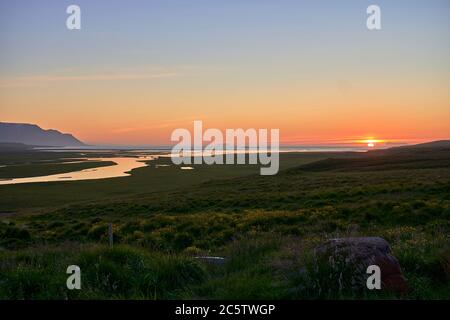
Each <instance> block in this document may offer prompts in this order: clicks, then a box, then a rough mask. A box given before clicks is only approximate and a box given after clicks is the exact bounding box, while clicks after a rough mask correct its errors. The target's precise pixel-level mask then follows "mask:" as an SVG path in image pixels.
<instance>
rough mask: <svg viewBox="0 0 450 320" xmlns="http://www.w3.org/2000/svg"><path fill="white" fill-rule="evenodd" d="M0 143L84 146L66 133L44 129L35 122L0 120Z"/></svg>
mask: <svg viewBox="0 0 450 320" xmlns="http://www.w3.org/2000/svg"><path fill="white" fill-rule="evenodd" d="M0 143H23V144H26V145H30V146H48V147H65V146H84V145H85V144H84V143H83V142H81V141H80V140H78V139H77V138H75V137H74V136H72V135H71V134H68V133H61V132H59V131H57V130H53V129H49V130H44V129H42V128H40V127H39V126H37V125H35V124H28V123H7V122H0Z"/></svg>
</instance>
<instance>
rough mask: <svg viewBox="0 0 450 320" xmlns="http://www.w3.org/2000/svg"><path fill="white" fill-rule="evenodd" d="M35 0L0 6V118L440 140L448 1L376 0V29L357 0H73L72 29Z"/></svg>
mask: <svg viewBox="0 0 450 320" xmlns="http://www.w3.org/2000/svg"><path fill="white" fill-rule="evenodd" d="M42 3H43V4H42ZM42 3H41V4H40V5H38V4H34V3H33V4H30V3H28V2H25V1H23V2H20V1H19V2H15V3H13V2H9V3H8V4H7V3H5V2H2V3H1V4H0V20H1V22H0V45H1V48H2V50H0V71H1V72H0V121H4V122H27V123H35V124H38V125H39V126H41V127H42V128H46V129H47V128H54V129H58V130H60V131H63V132H70V133H72V134H74V135H75V136H76V137H77V138H79V139H81V140H82V141H84V142H86V143H89V144H104V145H108V144H115V145H163V144H169V143H170V134H171V132H172V130H173V129H176V128H181V127H183V128H189V129H192V125H193V121H194V120H202V121H203V122H204V127H205V128H219V129H223V130H224V129H226V128H269V129H270V128H277V129H280V138H281V143H282V144H294V145H295V144H298V145H301V144H309V145H312V144H335V143H336V144H346V143H351V144H361V143H362V144H367V141H366V140H367V139H374V140H380V141H377V142H378V143H379V144H384V143H389V142H391V143H404V142H407V143H411V142H418V141H425V140H437V139H446V138H450V134H449V133H450V91H449V88H450V63H449V57H450V45H449V41H448V39H449V38H450V37H449V33H450V19H449V15H450V5H449V3H448V1H438V0H435V1H426V3H425V2H424V1H378V3H379V5H380V7H381V8H382V12H383V15H382V17H383V20H382V30H379V31H369V30H368V29H367V28H366V17H367V15H366V12H365V10H366V8H367V5H368V3H366V2H365V1H342V2H339V4H338V2H337V1H336V2H331V3H330V2H329V1H314V2H312V1H288V0H281V1H253V0H249V1H226V2H225V1H223V2H220V1H217V2H215V1H212V2H202V1H193V2H191V3H190V5H187V4H186V2H180V1H127V2H123V1H122V2H120V1H112V2H106V1H95V2H92V1H90V2H89V1H78V4H79V5H80V7H81V9H82V13H83V15H82V17H83V18H82V29H81V30H76V31H70V30H67V29H66V27H65V19H66V17H67V14H66V13H65V8H66V7H67V3H65V2H64V1H61V2H56V1H43V2H42ZM105 6H106V7H105Z"/></svg>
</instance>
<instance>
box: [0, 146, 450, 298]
mask: <svg viewBox="0 0 450 320" xmlns="http://www.w3.org/2000/svg"><path fill="white" fill-rule="evenodd" d="M340 156H342V157H347V158H348V157H349V155H340ZM323 157H324V155H322V158H323ZM320 159H321V158H318V155H295V154H286V155H284V160H283V159H282V161H283V162H282V168H283V171H282V172H280V173H279V174H278V175H276V176H272V177H268V176H260V175H258V168H255V167H250V166H212V167H208V166H196V167H195V170H191V171H189V170H187V171H183V170H179V168H176V167H174V166H172V167H160V168H158V169H156V168H154V166H153V165H154V164H156V163H158V164H161V163H167V161H170V160H169V159H163V158H161V159H159V160H158V161H157V162H155V163H152V162H151V163H150V164H151V166H150V167H147V168H140V169H137V170H134V171H133V172H132V173H133V174H132V176H131V177H127V178H116V179H106V180H96V181H80V182H70V183H67V182H58V183H55V184H51V183H47V184H46V183H43V184H29V185H17V186H5V188H1V187H0V194H1V195H2V198H1V200H0V208H1V210H0V212H1V211H3V212H6V211H8V210H10V211H16V212H19V213H18V214H16V215H9V216H5V217H3V218H2V219H1V221H0V247H1V248H3V250H2V251H0V275H1V277H0V298H25V299H55V298H63V299H64V298H81V299H90V298H106V299H115V298H138V299H140V298H142V299H173V298H199V299H212V298H217V299H317V298H321V299H336V298H338V299H355V298H365V299H379V298H381V299H385V298H395V299H398V298H403V299H410V298H412V299H448V298H450V281H449V276H450V266H449V265H450V263H449V261H450V258H449V257H450V250H449V244H450V238H449V234H450V232H449V231H450V168H449V167H448V166H447V165H446V164H445V162H442V159H441V158H439V157H438V158H437V159H435V160H436V161H434V160H430V161H431V162H433V164H432V165H431V166H428V165H427V166H426V168H422V165H423V162H416V164H415V166H412V167H408V169H404V168H403V167H402V166H399V162H398V159H397V160H395V161H393V160H392V159H388V160H389V161H387V162H386V161H383V160H380V159H378V160H376V161H375V162H374V160H370V163H371V164H376V167H377V169H376V170H367V166H366V165H364V166H363V167H364V168H361V166H360V165H359V164H361V163H362V162H358V163H359V164H358V165H355V166H351V165H348V164H347V162H345V161H344V162H342V161H339V162H338V164H337V165H336V166H331V167H330V164H329V162H325V164H326V166H327V167H326V168H324V167H323V165H322V164H320V163H319V165H316V166H314V167H313V169H311V167H310V166H308V165H306V166H305V164H307V163H310V162H312V161H314V160H320ZM351 161H353V160H350V162H351ZM430 161H428V162H427V164H430ZM343 163H344V164H343ZM366 163H367V162H366ZM408 163H412V161H408ZM408 166H410V165H408ZM319 167H320V170H317V168H319ZM380 168H383V169H380ZM109 223H112V224H113V228H114V241H115V244H116V245H117V246H116V247H114V249H109V248H107V247H105V245H106V244H107V243H108V237H107V226H108V224H109ZM339 236H381V237H384V238H385V239H386V240H387V241H388V242H389V243H390V244H391V247H392V250H393V253H394V255H395V256H396V257H397V258H398V260H399V262H400V265H401V267H402V269H403V272H404V275H405V277H406V278H407V280H408V285H409V286H410V291H409V292H408V294H407V295H406V296H397V295H395V294H392V293H386V292H383V293H373V292H367V291H354V290H351V289H349V288H348V287H346V286H342V285H341V286H339V284H338V283H336V282H335V281H336V277H331V278H330V274H332V273H331V271H330V270H329V269H327V265H326V263H323V262H321V261H318V260H317V259H315V258H314V257H313V256H312V255H311V253H312V252H313V249H314V248H315V246H317V245H319V244H320V243H323V242H324V241H325V240H326V239H329V238H333V237H339ZM202 254H208V255H219V256H224V257H226V258H227V262H226V264H225V265H224V266H211V265H206V264H203V263H200V262H199V261H197V260H196V259H194V258H193V257H192V255H202ZM69 264H78V265H80V267H81V270H82V272H83V274H85V278H83V279H84V280H83V281H85V282H83V290H81V291H79V292H70V291H68V290H67V289H65V279H66V277H67V275H66V274H65V268H67V266H68V265H69ZM338 272H341V271H338ZM342 272H346V271H345V270H342Z"/></svg>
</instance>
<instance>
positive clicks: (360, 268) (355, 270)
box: [315, 237, 408, 294]
mask: <svg viewBox="0 0 450 320" xmlns="http://www.w3.org/2000/svg"><path fill="white" fill-rule="evenodd" d="M315 253H316V255H317V256H319V257H325V258H326V259H327V260H328V263H329V264H330V265H331V266H332V267H336V268H343V269H346V272H345V271H341V272H345V273H346V274H349V275H350V280H349V282H351V283H352V288H353V289H365V290H367V287H366V281H367V278H368V277H369V274H367V273H366V271H367V267H368V266H370V265H377V266H378V267H380V271H381V287H382V289H383V290H387V291H391V292H396V293H401V294H403V293H406V292H407V291H408V286H407V283H406V280H405V278H404V277H403V274H402V271H401V268H400V264H399V262H398V260H397V259H396V258H395V257H394V256H393V255H392V254H391V248H390V247H389V243H388V242H387V241H386V240H384V239H383V238H380V237H360V238H353V237H352V238H337V239H331V240H329V241H327V242H326V243H324V244H322V245H320V246H319V247H317V248H316V250H315Z"/></svg>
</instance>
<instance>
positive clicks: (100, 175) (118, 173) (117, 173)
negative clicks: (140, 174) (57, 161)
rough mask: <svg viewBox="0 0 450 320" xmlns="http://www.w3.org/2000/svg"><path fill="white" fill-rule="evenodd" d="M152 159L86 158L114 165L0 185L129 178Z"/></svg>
mask: <svg viewBox="0 0 450 320" xmlns="http://www.w3.org/2000/svg"><path fill="white" fill-rule="evenodd" d="M152 159H153V157H139V158H131V157H114V158H87V159H85V161H112V162H114V163H115V164H113V165H110V166H105V167H97V168H90V169H84V170H79V171H73V172H66V173H58V174H52V175H46V176H38V177H29V178H16V179H8V180H0V185H5V184H18V183H32V182H53V181H74V180H92V179H106V178H115V177H125V176H129V175H130V174H129V172H130V171H131V170H133V169H136V168H141V167H145V166H147V164H146V163H145V161H148V160H152Z"/></svg>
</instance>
